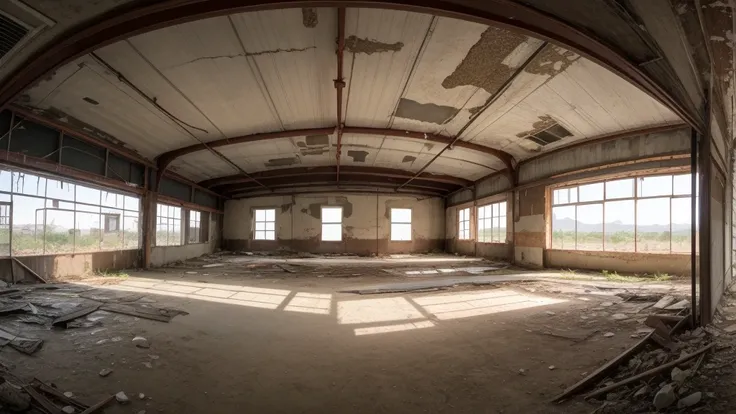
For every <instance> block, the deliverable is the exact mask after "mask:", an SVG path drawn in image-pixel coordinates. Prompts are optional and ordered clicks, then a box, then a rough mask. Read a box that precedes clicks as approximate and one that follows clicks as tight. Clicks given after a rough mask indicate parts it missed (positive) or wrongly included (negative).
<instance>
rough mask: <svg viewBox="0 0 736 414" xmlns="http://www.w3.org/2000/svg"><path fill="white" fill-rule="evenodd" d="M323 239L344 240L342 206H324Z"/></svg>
mask: <svg viewBox="0 0 736 414" xmlns="http://www.w3.org/2000/svg"><path fill="white" fill-rule="evenodd" d="M322 241H342V207H322Z"/></svg>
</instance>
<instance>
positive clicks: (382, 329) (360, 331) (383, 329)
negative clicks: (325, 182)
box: [355, 321, 434, 336]
mask: <svg viewBox="0 0 736 414" xmlns="http://www.w3.org/2000/svg"><path fill="white" fill-rule="evenodd" d="M433 326H434V324H433V323H432V322H430V321H421V322H412V323H403V324H400V325H385V326H371V327H369V328H355V336H361V335H375V334H382V333H390V332H400V331H410V330H412V329H422V328H431V327H433Z"/></svg>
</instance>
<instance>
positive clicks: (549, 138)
mask: <svg viewBox="0 0 736 414" xmlns="http://www.w3.org/2000/svg"><path fill="white" fill-rule="evenodd" d="M569 136H572V134H571V133H570V131H568V130H567V129H565V127H563V126H562V125H560V124H554V125H552V126H550V127H549V128H547V129H545V130H544V131H539V132H537V133H535V134H532V135H527V136H526V139H528V140H530V141H533V142H535V143H536V144H539V145H541V146H545V145H549V144H551V143H553V142H557V141H559V140H561V139H562V138H566V137H569Z"/></svg>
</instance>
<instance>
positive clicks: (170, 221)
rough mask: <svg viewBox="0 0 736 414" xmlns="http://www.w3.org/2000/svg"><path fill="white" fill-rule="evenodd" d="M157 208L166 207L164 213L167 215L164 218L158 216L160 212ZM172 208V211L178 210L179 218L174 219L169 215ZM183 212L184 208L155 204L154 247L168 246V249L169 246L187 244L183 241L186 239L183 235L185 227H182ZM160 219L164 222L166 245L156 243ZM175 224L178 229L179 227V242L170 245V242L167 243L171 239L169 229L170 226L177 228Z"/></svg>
mask: <svg viewBox="0 0 736 414" xmlns="http://www.w3.org/2000/svg"><path fill="white" fill-rule="evenodd" d="M159 206H164V207H167V211H166V214H167V215H166V216H161V215H160V213H161V210H160V209H159ZM172 208H173V209H179V218H176V217H175V216H173V215H171V210H170V209H172ZM185 211H186V210H185V209H184V208H182V207H181V206H176V205H173V204H166V203H161V202H156V229H155V238H154V240H155V241H156V246H168V247H170V246H184V245H186V244H187V243H186V241H185V240H184V239H185V238H186V234H185V231H184V230H185V227H184V225H185V218H184V217H182V215H183V214H184V213H185ZM170 215H171V216H170ZM162 219H163V221H165V222H166V244H159V243H158V232H159V229H158V226H160V225H162V222H161V221H162ZM177 222H178V223H177ZM177 224H178V227H179V242H178V244H170V242H169V239H170V237H171V236H170V228H171V227H172V226H173V227H174V228H175V227H176V226H177Z"/></svg>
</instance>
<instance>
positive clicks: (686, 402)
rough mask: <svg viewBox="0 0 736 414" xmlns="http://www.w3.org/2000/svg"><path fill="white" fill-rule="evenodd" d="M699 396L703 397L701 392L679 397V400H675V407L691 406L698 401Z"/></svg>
mask: <svg viewBox="0 0 736 414" xmlns="http://www.w3.org/2000/svg"><path fill="white" fill-rule="evenodd" d="M701 398H703V393H702V392H700V391H698V392H694V393H692V394H690V395H688V396H687V397H685V398H681V399H680V401H678V402H677V408H678V409H683V408H687V407H692V406H693V405H695V404H697V403H699V402H700V399H701Z"/></svg>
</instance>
